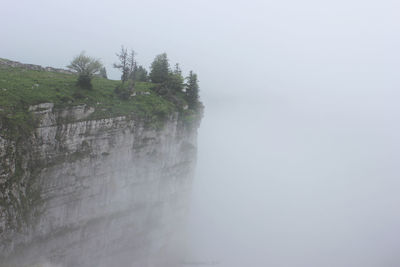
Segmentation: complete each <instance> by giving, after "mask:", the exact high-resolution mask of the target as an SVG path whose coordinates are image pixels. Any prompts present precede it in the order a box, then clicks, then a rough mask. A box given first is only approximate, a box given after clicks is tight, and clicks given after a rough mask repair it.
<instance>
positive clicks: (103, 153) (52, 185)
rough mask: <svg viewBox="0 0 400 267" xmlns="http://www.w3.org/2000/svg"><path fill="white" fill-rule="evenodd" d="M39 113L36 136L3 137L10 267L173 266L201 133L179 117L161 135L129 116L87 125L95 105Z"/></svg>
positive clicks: (2, 226) (0, 226)
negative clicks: (47, 264)
mask: <svg viewBox="0 0 400 267" xmlns="http://www.w3.org/2000/svg"><path fill="white" fill-rule="evenodd" d="M30 110H31V112H33V113H34V116H33V117H34V118H35V119H36V120H37V125H38V126H37V127H36V128H35V129H33V131H32V132H31V134H29V135H27V136H24V137H23V138H19V139H18V140H12V139H11V138H9V137H7V136H6V135H5V134H4V135H2V136H0V189H1V190H0V192H1V193H0V194H1V195H0V201H1V203H0V214H1V215H0V240H1V244H0V245H1V246H0V262H3V264H4V266H31V265H33V264H41V263H42V262H44V261H46V262H50V263H53V264H59V265H61V266H63V267H68V266H121V267H123V266H140V267H145V266H167V262H168V260H171V261H173V259H172V256H171V253H170V249H171V248H172V247H173V246H174V242H175V241H174V240H175V233H176V230H177V229H179V228H180V227H181V224H182V223H183V222H184V217H185V212H186V210H187V205H188V198H189V194H190V190H191V182H192V176H193V172H194V168H195V163H196V138H197V137H196V132H197V125H195V126H194V125H192V126H190V127H189V126H187V125H185V124H183V123H182V122H181V120H179V119H178V115H177V114H176V115H172V116H170V117H169V118H168V119H167V120H166V121H165V122H164V125H163V127H161V128H159V129H153V128H152V127H150V126H148V125H147V126H146V123H145V122H142V121H140V120H135V119H129V118H127V117H115V118H108V119H101V120H87V119H85V118H86V117H87V116H89V115H90V113H91V112H93V111H92V110H90V108H86V107H85V106H79V107H75V108H70V109H68V110H54V107H53V105H52V104H51V103H45V104H41V105H38V106H34V107H31V108H30ZM5 127H7V126H6V125H0V129H1V130H2V131H1V132H4V131H3V130H4V129H5ZM5 262H7V265H6V263H5ZM0 266H2V265H1V263H0ZM57 266H58V265H57Z"/></svg>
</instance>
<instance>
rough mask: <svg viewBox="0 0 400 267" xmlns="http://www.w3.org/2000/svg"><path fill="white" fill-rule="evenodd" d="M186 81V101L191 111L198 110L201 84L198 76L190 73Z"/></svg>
mask: <svg viewBox="0 0 400 267" xmlns="http://www.w3.org/2000/svg"><path fill="white" fill-rule="evenodd" d="M186 80H187V83H186V92H185V93H186V101H187V102H188V105H189V108H190V109H193V110H196V109H197V107H198V103H199V84H198V80H197V74H195V73H193V71H190V73H189V76H188V77H187V78H186Z"/></svg>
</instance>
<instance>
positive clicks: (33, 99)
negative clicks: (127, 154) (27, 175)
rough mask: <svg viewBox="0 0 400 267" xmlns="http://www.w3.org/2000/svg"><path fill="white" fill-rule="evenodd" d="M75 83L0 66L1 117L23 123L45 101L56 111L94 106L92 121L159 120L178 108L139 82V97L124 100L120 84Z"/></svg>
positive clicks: (48, 74)
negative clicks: (118, 118) (120, 118)
mask: <svg viewBox="0 0 400 267" xmlns="http://www.w3.org/2000/svg"><path fill="white" fill-rule="evenodd" d="M76 80H77V76H76V75H73V74H63V73H58V72H48V71H35V70H29V69H23V68H11V67H4V66H0V118H1V117H3V118H4V117H6V118H7V119H8V120H9V121H14V122H15V123H17V124H22V123H24V122H26V120H28V119H29V118H28V115H29V114H28V112H27V110H28V108H29V106H30V105H35V104H39V103H44V102H52V103H54V104H55V107H56V108H62V107H66V106H74V105H79V104H87V105H89V106H92V107H95V112H94V113H93V114H92V115H91V118H92V119H94V118H107V117H113V116H118V115H133V116H138V117H140V118H143V119H145V120H147V121H157V120H160V119H162V118H164V117H165V115H167V114H170V113H171V112H173V111H175V110H177V109H178V108H179V107H177V106H176V105H175V104H173V103H172V102H170V101H168V100H167V99H165V98H163V97H161V96H159V95H158V94H157V93H155V92H154V91H153V90H151V88H152V87H154V84H152V83H145V82H137V83H136V85H135V92H137V95H136V96H134V97H131V98H130V99H128V100H121V99H120V98H119V97H118V96H117V95H116V94H115V93H114V89H115V87H116V86H117V85H119V84H121V82H120V81H114V80H108V79H104V78H100V77H95V78H94V79H93V81H92V83H93V89H92V90H85V89H81V88H79V87H77V86H76ZM141 92H142V93H143V92H148V93H147V94H141ZM182 98H183V97H182Z"/></svg>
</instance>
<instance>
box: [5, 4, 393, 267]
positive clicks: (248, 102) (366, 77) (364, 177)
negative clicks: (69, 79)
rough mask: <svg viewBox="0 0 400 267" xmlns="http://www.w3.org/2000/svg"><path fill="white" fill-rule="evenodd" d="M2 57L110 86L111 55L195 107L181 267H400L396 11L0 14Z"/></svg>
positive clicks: (100, 9) (161, 8)
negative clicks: (77, 71)
mask: <svg viewBox="0 0 400 267" xmlns="http://www.w3.org/2000/svg"><path fill="white" fill-rule="evenodd" d="M1 6H2V8H1V9H2V10H3V12H2V13H3V15H2V17H1V18H0V23H1V24H2V25H3V26H4V25H7V26H6V27H1V29H0V34H1V36H2V41H1V42H0V51H1V55H0V57H5V58H9V59H12V60H18V61H22V62H25V63H35V64H42V65H51V66H55V67H63V66H65V65H66V64H68V62H69V60H70V59H71V58H72V57H73V56H74V55H76V54H78V53H79V52H80V51H81V50H86V51H87V53H88V54H90V55H93V56H96V57H100V58H102V60H103V62H104V63H105V64H106V66H107V70H108V72H109V73H110V75H111V77H112V78H115V79H118V73H117V72H115V71H114V70H112V68H111V64H112V63H113V62H115V60H116V58H115V56H114V53H115V52H117V51H118V49H119V47H120V45H121V44H124V45H126V46H128V47H132V48H133V49H135V50H136V51H137V52H138V60H139V62H140V63H142V64H144V65H146V66H147V67H148V66H149V64H150V62H151V61H152V59H153V57H154V55H156V54H158V53H161V52H164V51H165V52H167V53H168V55H169V58H170V59H171V64H173V63H175V62H179V63H181V65H182V68H183V69H184V70H185V71H188V70H190V69H193V70H194V71H195V72H197V73H198V75H199V79H200V90H201V98H202V101H203V102H204V104H205V106H206V110H205V114H204V119H203V122H202V125H201V128H200V129H199V155H198V165H197V175H196V179H195V182H194V186H193V200H192V208H191V214H190V220H189V225H188V229H189V231H188V232H189V234H188V241H187V243H188V245H187V251H188V252H187V256H186V257H185V259H184V264H186V265H203V266H207V265H208V266H211V265H216V266H221V267H237V266H251V267H257V266H273V267H278V266H282V267H294V266H296V267H303V266H304V267H306V266H307V267H309V266H318V267H328V266H332V267H333V266H335V267H337V266H342V267H347V266H348V267H358V266H360V267H361V266H362V267H369V266H371V267H372V266H373V267H382V266H388V267H389V266H393V267H394V266H399V265H400V257H399V255H398V252H399V251H400V228H399V225H400V213H399V212H398V210H399V205H400V195H399V193H398V192H399V190H400V180H399V179H398V178H399V174H400V171H399V168H398V163H399V160H400V142H399V139H398V137H399V134H400V124H399V119H400V113H399V112H400V107H399V105H398V99H399V97H400V92H399V90H398V89H399V86H400V80H399V71H400V50H399V47H400V19H399V18H398V11H399V8H400V4H399V2H397V1H390V0H382V1H368V0H367V1H361V0H350V1H344V0H339V1H313V0H305V1H295V0H284V1H255V0H250V1H226V0H223V1H211V0H205V1H178V0H173V1H140V2H139V1H122V0H119V1H112V2H111V1H109V2H105V1H85V2H84V3H83V2H80V1H68V2H67V1H34V2H31V1H18V2H17V1H15V2H12V1H2V3H1Z"/></svg>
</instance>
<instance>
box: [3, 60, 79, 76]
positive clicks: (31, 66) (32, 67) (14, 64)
mask: <svg viewBox="0 0 400 267" xmlns="http://www.w3.org/2000/svg"><path fill="white" fill-rule="evenodd" d="M0 67H7V68H8V67H11V68H24V69H29V70H38V71H52V72H59V73H66V74H72V73H73V72H72V71H69V70H66V69H59V68H53V67H42V66H40V65H35V64H24V63H20V62H17V61H12V60H8V59H4V58H0Z"/></svg>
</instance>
